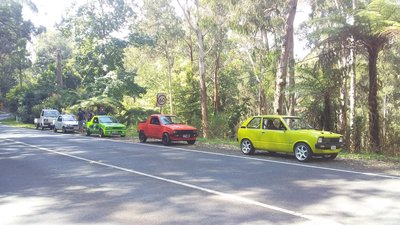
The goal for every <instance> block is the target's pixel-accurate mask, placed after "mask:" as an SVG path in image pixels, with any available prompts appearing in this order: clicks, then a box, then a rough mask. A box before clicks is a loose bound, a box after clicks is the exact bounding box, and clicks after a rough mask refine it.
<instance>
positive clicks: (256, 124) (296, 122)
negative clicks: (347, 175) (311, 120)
mask: <svg viewBox="0 0 400 225" xmlns="http://www.w3.org/2000/svg"><path fill="white" fill-rule="evenodd" d="M238 142H239V143H240V149H241V150H242V152H243V154H246V155H251V154H254V151H255V150H256V149H257V150H266V151H270V152H289V153H294V155H295V156H296V158H297V160H299V161H301V162H305V161H308V160H310V159H311V158H312V156H314V155H317V156H322V157H325V158H328V159H334V158H336V156H337V155H338V153H339V152H340V151H341V150H342V146H343V136H342V135H340V134H336V133H332V132H329V131H317V130H315V129H313V128H312V127H311V126H310V125H308V124H307V123H306V122H305V121H304V120H302V119H301V118H299V117H294V116H279V115H273V116H253V117H251V118H249V119H247V120H246V121H245V122H244V123H243V124H242V125H241V126H240V128H239V130H238Z"/></svg>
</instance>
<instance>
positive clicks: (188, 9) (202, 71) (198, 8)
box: [177, 0, 209, 138]
mask: <svg viewBox="0 0 400 225" xmlns="http://www.w3.org/2000/svg"><path fill="white" fill-rule="evenodd" d="M177 2H178V4H179V6H180V8H181V9H182V12H183V15H184V17H185V19H186V21H187V23H188V24H189V27H190V29H191V30H192V31H193V32H194V33H195V34H196V38H197V50H198V52H197V55H198V66H199V78H200V79H199V83H200V105H201V121H202V122H201V125H202V129H203V136H204V137H205V138H207V137H208V134H209V126H208V103H207V100H208V97H207V86H206V65H205V43H204V35H205V30H206V28H205V27H204V26H202V23H201V20H202V18H203V17H204V15H205V13H206V12H205V11H206V10H207V9H206V8H205V7H204V5H202V4H201V3H200V1H199V0H194V3H193V5H191V4H189V3H188V1H186V4H183V3H182V2H181V0H177ZM192 10H193V12H192ZM192 13H193V14H192Z"/></svg>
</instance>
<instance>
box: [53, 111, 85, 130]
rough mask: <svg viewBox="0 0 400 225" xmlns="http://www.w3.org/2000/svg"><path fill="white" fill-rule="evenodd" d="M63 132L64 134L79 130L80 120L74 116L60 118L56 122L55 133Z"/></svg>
mask: <svg viewBox="0 0 400 225" xmlns="http://www.w3.org/2000/svg"><path fill="white" fill-rule="evenodd" d="M58 130H62V132H63V133H67V132H75V131H78V130H79V127H78V120H76V118H75V116H74V115H72V114H64V115H60V116H58V118H57V120H56V121H55V122H54V132H57V131H58Z"/></svg>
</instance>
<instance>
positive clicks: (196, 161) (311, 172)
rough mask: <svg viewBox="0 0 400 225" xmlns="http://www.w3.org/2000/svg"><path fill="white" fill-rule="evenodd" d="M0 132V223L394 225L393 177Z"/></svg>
mask: <svg viewBox="0 0 400 225" xmlns="http://www.w3.org/2000/svg"><path fill="white" fill-rule="evenodd" d="M324 164H326V166H321V164H317V165H316V164H301V163H297V162H296V161H295V159H294V158H293V159H291V160H286V161H280V160H279V158H277V159H274V160H270V159H267V158H265V157H262V156H261V157H244V156H239V155H235V154H230V153H226V154H223V153H215V152H209V151H203V150H200V149H199V150H193V149H188V148H186V145H175V146H172V147H164V146H161V145H158V144H140V143H126V142H121V141H117V140H115V139H112V138H106V139H100V138H97V137H85V136H81V135H71V134H60V133H57V134H55V133H53V132H49V131H40V130H31V129H21V128H11V127H7V126H1V125H0V214H1V217H0V223H1V224H3V225H4V224H13V225H15V224H146V225H147V224H174V225H175V224H324V225H325V224H363V225H365V224H399V221H400V204H399V202H400V177H398V176H394V175H386V174H374V173H364V172H362V171H351V170H344V169H335V168H330V167H329V164H330V161H327V162H325V163H324Z"/></svg>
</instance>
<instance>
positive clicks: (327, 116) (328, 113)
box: [322, 93, 333, 131]
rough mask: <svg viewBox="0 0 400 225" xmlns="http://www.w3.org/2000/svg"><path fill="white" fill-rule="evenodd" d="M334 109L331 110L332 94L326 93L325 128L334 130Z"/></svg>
mask: <svg viewBox="0 0 400 225" xmlns="http://www.w3.org/2000/svg"><path fill="white" fill-rule="evenodd" d="M331 121H332V110H331V96H330V94H329V93H325V94H324V112H323V126H322V127H323V129H324V130H327V131H332V128H333V126H332V123H331Z"/></svg>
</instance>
